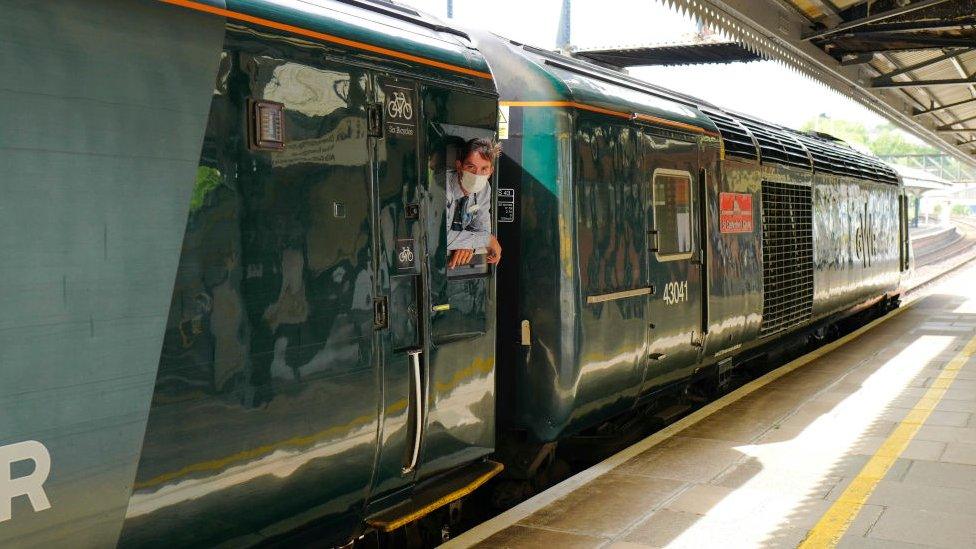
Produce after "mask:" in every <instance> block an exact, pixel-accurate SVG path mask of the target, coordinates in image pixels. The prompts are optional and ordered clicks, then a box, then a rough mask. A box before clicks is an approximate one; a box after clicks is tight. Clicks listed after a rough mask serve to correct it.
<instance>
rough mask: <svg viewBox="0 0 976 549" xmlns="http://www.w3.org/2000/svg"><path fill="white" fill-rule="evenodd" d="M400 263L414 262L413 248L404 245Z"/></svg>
mask: <svg viewBox="0 0 976 549" xmlns="http://www.w3.org/2000/svg"><path fill="white" fill-rule="evenodd" d="M400 263H413V250H411V249H410V248H407V247H404V248H403V249H401V250H400Z"/></svg>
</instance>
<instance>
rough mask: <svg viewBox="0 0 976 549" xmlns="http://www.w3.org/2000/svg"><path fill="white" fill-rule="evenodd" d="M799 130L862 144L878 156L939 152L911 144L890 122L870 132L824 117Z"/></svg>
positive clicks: (842, 121) (821, 116)
mask: <svg viewBox="0 0 976 549" xmlns="http://www.w3.org/2000/svg"><path fill="white" fill-rule="evenodd" d="M800 129H801V130H803V131H818V132H823V133H826V134H830V135H832V136H834V137H836V138H838V139H843V140H844V141H846V142H848V143H850V144H851V145H855V146H856V145H860V146H861V148H865V149H867V150H869V151H871V152H872V153H874V154H876V155H878V156H882V155H896V154H937V153H938V151H937V150H936V149H934V148H932V147H930V146H928V145H923V144H918V143H914V142H912V141H909V140H908V139H907V138H906V134H905V133H904V132H903V131H901V130H899V129H898V128H896V127H894V126H892V125H891V124H887V123H886V124H879V125H877V126H875V127H873V128H870V129H869V128H867V127H865V126H864V124H861V123H860V122H849V121H847V120H838V119H834V118H830V117H829V116H827V115H825V114H821V115H820V116H818V117H816V118H812V119H810V120H808V121H807V122H806V123H804V124H803V126H801V127H800Z"/></svg>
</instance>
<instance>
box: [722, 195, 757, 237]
mask: <svg viewBox="0 0 976 549" xmlns="http://www.w3.org/2000/svg"><path fill="white" fill-rule="evenodd" d="M718 208H719V215H718V223H719V231H721V232H723V233H751V232H752V195H751V194H742V193H719V194H718Z"/></svg>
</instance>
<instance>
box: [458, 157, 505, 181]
mask: <svg viewBox="0 0 976 549" xmlns="http://www.w3.org/2000/svg"><path fill="white" fill-rule="evenodd" d="M455 164H456V165H457V171H458V172H461V171H465V172H470V173H473V174H475V175H488V176H490V175H491V174H492V172H493V171H494V170H495V166H494V165H493V164H492V163H491V160H488V159H487V158H484V157H483V156H481V155H480V154H478V153H477V152H472V153H471V154H469V155H468V156H467V158H465V159H464V161H461V160H457V161H455Z"/></svg>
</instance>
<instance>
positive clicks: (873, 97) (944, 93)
mask: <svg viewBox="0 0 976 549" xmlns="http://www.w3.org/2000/svg"><path fill="white" fill-rule="evenodd" d="M667 2H668V4H670V5H671V6H672V7H674V8H677V9H680V10H681V11H683V12H686V13H689V14H691V15H693V16H695V17H697V18H699V19H700V20H702V21H703V22H704V23H705V24H707V25H709V26H711V27H713V28H717V29H720V30H721V31H722V32H724V33H726V34H727V35H728V36H729V37H730V38H732V39H734V40H737V41H740V42H742V43H743V44H744V45H745V46H746V47H747V48H749V49H752V50H753V51H755V52H756V53H758V54H760V55H762V56H764V57H767V58H771V59H776V60H778V61H780V62H782V63H784V64H786V65H788V66H790V67H792V68H794V69H796V70H798V71H800V72H802V73H804V74H807V75H809V76H811V77H813V78H815V79H816V80H819V81H820V82H823V83H824V84H825V85H827V86H829V87H831V88H833V89H835V90H837V91H838V92H840V93H843V94H844V95H847V96H849V97H851V98H852V99H854V100H855V101H857V102H859V103H861V104H862V105H864V106H866V107H867V108H869V109H871V110H873V111H875V112H877V113H878V114H880V115H882V116H884V117H885V118H887V119H889V120H891V121H892V122H893V123H895V124H897V125H898V126H900V127H901V128H903V129H905V130H906V131H908V132H910V133H913V134H915V135H917V136H919V137H920V138H922V139H923V140H925V141H928V142H929V143H932V144H933V145H935V146H938V147H939V148H941V149H942V150H944V151H945V152H946V153H947V154H949V155H951V156H953V157H954V158H956V159H958V160H960V161H961V162H964V163H966V164H967V165H969V166H973V167H976V123H974V121H976V0H918V1H915V2H911V3H908V4H905V3H904V2H899V1H898V0H762V1H759V0H667ZM967 123H968V124H967Z"/></svg>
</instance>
